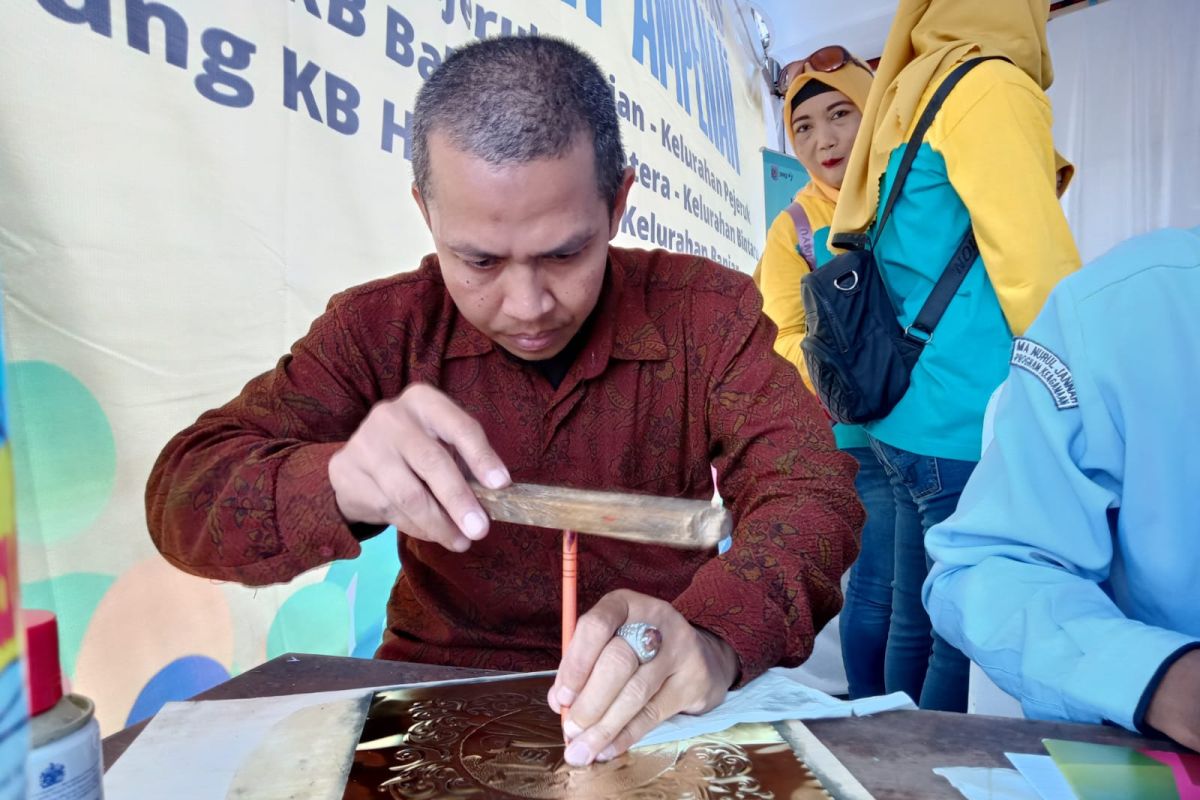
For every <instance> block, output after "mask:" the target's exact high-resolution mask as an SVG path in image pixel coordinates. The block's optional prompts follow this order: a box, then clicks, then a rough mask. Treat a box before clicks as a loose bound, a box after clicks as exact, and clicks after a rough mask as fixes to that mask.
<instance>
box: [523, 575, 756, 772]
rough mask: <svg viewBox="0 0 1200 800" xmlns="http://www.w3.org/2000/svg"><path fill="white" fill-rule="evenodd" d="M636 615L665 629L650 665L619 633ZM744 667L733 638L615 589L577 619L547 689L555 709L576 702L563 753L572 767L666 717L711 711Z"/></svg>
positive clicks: (614, 749)
mask: <svg viewBox="0 0 1200 800" xmlns="http://www.w3.org/2000/svg"><path fill="white" fill-rule="evenodd" d="M633 622H645V623H648V624H650V625H653V626H655V627H656V628H658V630H659V631H660V632H661V633H662V644H661V645H660V647H659V652H658V655H656V656H655V657H654V658H652V659H651V660H650V661H649V662H647V663H646V664H639V663H638V658H637V655H636V654H635V653H634V652H633V648H632V647H630V646H629V644H628V643H626V642H625V640H624V639H620V638H615V636H614V634H615V633H616V630H617V628H618V627H620V626H621V625H624V624H625V623H633ZM738 669H739V665H738V660H737V656H736V655H735V654H734V652H733V649H732V648H730V647H729V645H727V644H725V642H723V641H721V640H720V639H718V638H717V637H716V636H714V635H713V634H711V633H709V632H707V631H704V630H701V629H699V628H694V627H692V625H691V624H690V623H689V622H688V621H687V620H686V619H684V617H683V616H682V615H681V614H680V613H679V612H678V611H676V610H675V609H674V608H673V607H672V606H671V604H670V603H666V602H664V601H662V600H658V599H657V598H654V597H648V596H646V595H644V594H638V593H637V592H631V591H628V590H624V589H621V590H617V591H615V592H609V593H608V594H606V595H605V596H604V597H603V598H601V600H600V602H598V603H596V605H595V607H593V608H592V610H591V611H589V612H587V613H586V614H584V615H583V616H582V617H580V618H579V622H578V624H577V625H576V626H575V636H574V638H572V639H571V644H570V646H569V647H568V648H567V652H566V653H564V654H563V660H562V664H561V665H559V668H558V677H557V678H556V679H555V681H554V685H553V686H551V687H550V693H549V695H548V696H547V699H548V700H549V702H550V707H551V708H553V709H554V710H555V711H560V710H561V709H562V708H563V707H564V706H569V707H570V713H569V715H568V716H567V719H566V722H565V723H564V724H563V733H564V734H565V736H566V738H567V740H568V746H567V749H566V753H565V755H564V758H565V759H566V761H567V763H568V764H571V765H572V766H584V765H587V764H590V763H591V762H592V761H594V760H599V761H609V760H611V759H613V758H616V757H617V756H618V755H620V754H621V753H623V752H625V751H626V750H628V749H629V748H630V747H631V746H632V745H633V744H635V743H636V742H637V740H638V739H641V738H642V737H643V736H645V735H646V733H648V732H649V731H650V729H651V728H653V727H654V726H655V725H657V724H658V723H659V722H661V721H663V720H665V719H667V718H668V717H671V716H674V715H675V714H677V713H679V712H681V711H682V712H685V713H688V714H699V713H702V712H704V711H708V710H709V709H711V708H713V707H714V706H716V705H717V704H718V703H720V702H721V701H722V700H724V699H725V692H726V691H727V690H728V689H729V687H730V685H731V684H732V683H733V681H734V680H735V679H736V678H737V675H738Z"/></svg>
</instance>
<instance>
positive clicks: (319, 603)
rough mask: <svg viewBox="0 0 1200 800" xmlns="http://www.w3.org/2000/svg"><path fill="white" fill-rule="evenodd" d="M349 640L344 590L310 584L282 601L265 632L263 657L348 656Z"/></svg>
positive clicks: (321, 584) (347, 611)
mask: <svg viewBox="0 0 1200 800" xmlns="http://www.w3.org/2000/svg"><path fill="white" fill-rule="evenodd" d="M350 637H351V630H350V602H349V601H348V600H347V599H346V591H345V590H344V589H342V588H341V587H340V586H335V585H333V584H330V583H314V584H311V585H309V586H305V587H304V588H303V589H300V590H299V591H297V592H296V593H295V594H293V595H292V596H291V597H289V598H288V599H287V600H285V601H283V605H282V606H280V608H279V611H278V613H276V615H275V619H274V621H272V622H271V628H270V630H269V631H267V658H274V657H275V656H278V655H282V654H284V653H316V654H319V655H326V656H344V655H348V654H349V653H350V650H351V648H352V644H351V640H350Z"/></svg>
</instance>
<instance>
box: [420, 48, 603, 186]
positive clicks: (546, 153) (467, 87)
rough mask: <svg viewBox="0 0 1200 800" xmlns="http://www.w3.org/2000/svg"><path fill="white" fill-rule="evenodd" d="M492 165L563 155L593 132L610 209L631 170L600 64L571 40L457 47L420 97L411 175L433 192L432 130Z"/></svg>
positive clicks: (598, 175)
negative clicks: (626, 171) (622, 181)
mask: <svg viewBox="0 0 1200 800" xmlns="http://www.w3.org/2000/svg"><path fill="white" fill-rule="evenodd" d="M434 131H437V132H438V133H441V134H442V135H444V136H446V137H447V138H448V139H449V140H450V143H451V144H452V145H453V146H454V147H455V148H456V149H458V150H461V151H463V152H466V153H470V154H471V155H473V156H476V157H477V158H481V159H483V160H484V161H486V162H488V163H489V164H495V165H505V164H524V163H528V162H530V161H534V160H537V159H542V158H555V157H558V156H561V155H563V154H564V153H566V152H567V150H569V149H570V148H571V147H572V145H574V143H575V142H576V141H577V139H578V137H579V135H580V134H586V135H588V136H590V138H591V141H592V147H593V149H594V152H595V166H596V182H597V188H598V189H599V190H600V194H601V196H602V197H603V198H604V199H605V200H606V201H607V202H608V206H609V209H610V210H611V209H612V208H613V206H614V204H615V202H616V197H617V192H618V191H620V188H621V180H622V177H623V174H624V171H625V149H624V147H622V145H621V128H620V124H619V123H618V121H617V109H616V104H615V103H614V102H613V96H612V89H611V87H610V86H609V84H608V81H607V80H606V79H605V77H604V73H603V72H601V71H600V67H599V65H597V64H596V62H595V61H594V60H592V58H591V57H590V56H588V55H587V54H586V53H584V52H583V51H582V50H580V49H579V48H577V47H575V46H574V45H572V44H569V43H568V42H564V41H562V40H560V39H554V38H551V37H547V36H505V37H500V38H495V39H485V40H483V41H480V42H474V43H472V44H469V45H467V46H465V47H463V48H461V49H459V50H456V51H454V53H452V54H451V55H450V57H449V58H447V59H446V61H445V62H444V63H443V64H442V65H441V66H440V67H438V68H437V69H436V70H435V71H434V72H433V74H432V75H430V76H429V79H428V80H427V81H426V82H425V85H424V86H422V87H421V91H420V92H419V93H418V94H417V103H416V108H415V109H414V111H413V153H412V163H413V174H414V178H415V180H416V183H417V188H418V189H420V191H421V194H423V195H425V196H426V197H429V196H430V195H429V192H430V165H429V135H430V134H431V133H432V132H434Z"/></svg>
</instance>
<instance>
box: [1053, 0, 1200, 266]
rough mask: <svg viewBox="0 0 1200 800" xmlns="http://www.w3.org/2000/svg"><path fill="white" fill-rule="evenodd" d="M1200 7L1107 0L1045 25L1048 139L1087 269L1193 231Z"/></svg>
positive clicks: (1197, 208)
mask: <svg viewBox="0 0 1200 800" xmlns="http://www.w3.org/2000/svg"><path fill="white" fill-rule="evenodd" d="M1197 29H1200V3H1197V2H1196V1H1195V0H1111V2H1107V3H1101V4H1100V5H1097V6H1095V7H1094V8H1085V9H1082V10H1080V11H1078V12H1074V13H1070V14H1065V15H1063V16H1062V17H1059V18H1057V19H1055V20H1054V21H1053V22H1051V24H1050V49H1051V53H1052V55H1053V57H1054V71H1055V80H1054V85H1053V86H1052V87H1050V92H1049V94H1050V99H1051V100H1052V101H1053V103H1054V118H1055V128H1054V136H1055V139H1056V140H1057V142H1058V148H1059V150H1060V151H1062V153H1063V154H1064V155H1066V157H1067V158H1069V159H1070V160H1071V161H1073V162H1074V163H1075V165H1076V166H1077V168H1078V172H1077V173H1076V176H1075V181H1074V183H1073V184H1072V186H1071V188H1070V189H1069V190H1068V191H1067V194H1066V196H1065V197H1064V198H1063V200H1064V204H1065V208H1066V212H1067V219H1068V221H1069V222H1070V223H1071V229H1072V231H1073V232H1074V233H1075V238H1076V241H1077V242H1078V244H1079V252H1080V255H1081V256H1082V257H1083V260H1084V262H1085V263H1086V262H1088V261H1090V260H1092V259H1094V258H1096V257H1097V256H1099V255H1101V254H1102V253H1104V252H1105V251H1106V250H1108V249H1109V248H1111V247H1112V246H1113V245H1115V244H1117V243H1118V242H1121V241H1123V240H1125V239H1128V238H1129V237H1131V236H1136V235H1137V234H1140V233H1145V232H1146V231H1150V230H1153V229H1155V228H1163V227H1169V226H1193V225H1200V147H1198V146H1197V143H1200V49H1197V47H1196V31H1197Z"/></svg>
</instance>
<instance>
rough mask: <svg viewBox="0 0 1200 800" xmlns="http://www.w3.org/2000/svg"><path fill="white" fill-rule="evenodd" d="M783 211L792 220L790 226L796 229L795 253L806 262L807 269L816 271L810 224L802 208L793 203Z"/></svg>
mask: <svg viewBox="0 0 1200 800" xmlns="http://www.w3.org/2000/svg"><path fill="white" fill-rule="evenodd" d="M784 211H786V212H787V215H788V216H789V217H791V218H792V226H793V227H795V229H796V252H797V253H799V254H800V257H801V258H803V259H804V260H805V261H807V262H808V268H809V269H816V268H817V257H816V251H815V250H814V248H813V230H812V223H810V222H809V221H808V214H807V213H806V212H805V211H804V206H802V205H800V204H799V203H795V202H793V203H792V204H790V205H789V206H788V207H787V208H785V209H784Z"/></svg>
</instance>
